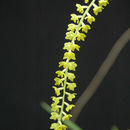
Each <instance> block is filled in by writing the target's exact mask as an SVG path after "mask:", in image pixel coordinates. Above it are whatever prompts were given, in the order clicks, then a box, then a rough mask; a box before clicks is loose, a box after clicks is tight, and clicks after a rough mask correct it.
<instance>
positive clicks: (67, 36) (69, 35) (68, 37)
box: [65, 31, 75, 40]
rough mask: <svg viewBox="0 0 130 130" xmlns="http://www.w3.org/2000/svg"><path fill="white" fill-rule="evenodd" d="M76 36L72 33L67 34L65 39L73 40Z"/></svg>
mask: <svg viewBox="0 0 130 130" xmlns="http://www.w3.org/2000/svg"><path fill="white" fill-rule="evenodd" d="M74 35H75V34H74V32H72V31H70V32H67V33H66V37H65V39H67V40H72V39H73V37H74Z"/></svg>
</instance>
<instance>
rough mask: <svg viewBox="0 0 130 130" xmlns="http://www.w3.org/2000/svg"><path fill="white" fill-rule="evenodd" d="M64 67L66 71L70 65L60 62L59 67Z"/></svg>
mask: <svg viewBox="0 0 130 130" xmlns="http://www.w3.org/2000/svg"><path fill="white" fill-rule="evenodd" d="M61 66H63V68H64V69H65V68H66V67H68V63H67V62H65V61H60V62H59V67H61Z"/></svg>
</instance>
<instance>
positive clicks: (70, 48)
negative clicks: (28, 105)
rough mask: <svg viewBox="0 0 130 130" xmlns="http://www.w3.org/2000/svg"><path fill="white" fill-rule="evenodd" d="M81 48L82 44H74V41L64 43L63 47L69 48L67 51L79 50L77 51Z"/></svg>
mask: <svg viewBox="0 0 130 130" xmlns="http://www.w3.org/2000/svg"><path fill="white" fill-rule="evenodd" d="M79 48H80V46H79V45H77V44H73V43H72V42H66V43H65V44H64V47H63V49H64V50H67V51H70V50H71V51H74V50H75V49H76V50H77V51H79Z"/></svg>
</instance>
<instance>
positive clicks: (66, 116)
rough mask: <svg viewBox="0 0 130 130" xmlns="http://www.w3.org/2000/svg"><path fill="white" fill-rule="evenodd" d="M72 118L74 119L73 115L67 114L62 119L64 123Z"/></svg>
mask: <svg viewBox="0 0 130 130" xmlns="http://www.w3.org/2000/svg"><path fill="white" fill-rule="evenodd" d="M71 117H72V115H71V114H66V115H65V116H64V117H63V118H62V120H63V121H64V120H69V119H70V118H71Z"/></svg>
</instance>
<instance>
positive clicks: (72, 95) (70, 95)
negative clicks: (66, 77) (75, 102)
mask: <svg viewBox="0 0 130 130" xmlns="http://www.w3.org/2000/svg"><path fill="white" fill-rule="evenodd" d="M75 95H76V93H72V94H69V95H68V97H67V98H68V100H69V101H72V99H73V98H75Z"/></svg>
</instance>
